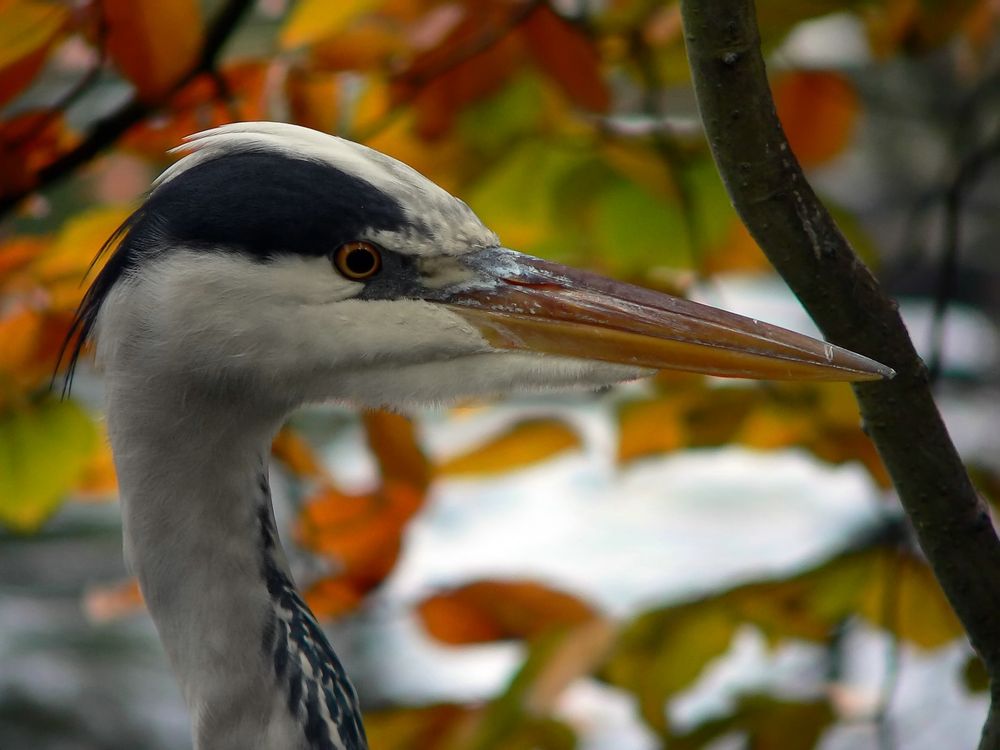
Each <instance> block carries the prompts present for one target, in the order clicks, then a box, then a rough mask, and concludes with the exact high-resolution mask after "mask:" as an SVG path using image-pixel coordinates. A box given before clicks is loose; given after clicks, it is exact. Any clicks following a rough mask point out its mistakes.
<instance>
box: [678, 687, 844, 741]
mask: <svg viewBox="0 0 1000 750" xmlns="http://www.w3.org/2000/svg"><path fill="white" fill-rule="evenodd" d="M836 718H837V717H836V714H835V713H834V711H833V707H832V706H831V705H830V703H829V701H826V700H824V699H818V700H802V701H793V700H782V699H780V698H775V697H774V696H770V695H761V694H750V695H743V696H740V698H739V703H738V704H737V706H736V708H735V710H734V711H733V712H732V713H730V714H729V715H727V716H723V717H720V718H714V719H709V720H708V721H705V722H703V723H702V724H701V725H700V726H698V727H696V728H695V729H693V730H691V731H690V732H687V733H685V734H683V735H674V736H672V737H671V738H670V743H669V746H670V748H671V750H698V749H699V748H706V747H710V746H712V745H713V744H714V742H713V741H714V740H716V739H717V738H721V737H724V736H727V735H730V734H732V733H733V732H740V733H741V734H743V735H745V736H746V747H748V748H753V750H813V748H815V747H816V743H817V742H818V741H819V738H820V736H821V735H822V734H823V732H824V730H825V729H826V728H827V727H828V726H829V725H830V724H832V723H833V722H834V721H835V720H836Z"/></svg>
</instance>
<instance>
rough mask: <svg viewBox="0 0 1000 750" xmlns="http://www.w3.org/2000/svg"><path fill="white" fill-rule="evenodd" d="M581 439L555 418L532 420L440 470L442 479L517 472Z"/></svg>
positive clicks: (457, 458) (574, 445)
mask: <svg viewBox="0 0 1000 750" xmlns="http://www.w3.org/2000/svg"><path fill="white" fill-rule="evenodd" d="M580 444H581V441H580V436H579V435H577V434H576V432H575V431H573V430H572V429H571V428H569V427H568V426H567V425H566V424H565V423H563V422H559V421H557V420H554V419H531V420H526V421H523V422H518V423H517V424H515V425H514V426H513V427H511V428H510V429H508V430H507V431H505V432H504V433H502V434H501V435H498V436H496V437H494V438H492V439H490V440H488V441H487V442H486V443H484V444H482V445H480V446H477V447H476V448H473V449H472V450H471V451H469V452H467V453H463V454H461V455H458V456H454V457H452V458H450V459H448V460H447V461H445V462H443V463H442V464H440V465H439V466H438V467H437V472H438V473H439V474H440V475H442V476H470V475H471V476H484V475H490V474H502V473H505V472H508V471H515V470H517V469H522V468H524V467H526V466H531V465H532V464H535V463H539V462H541V461H545V460H547V459H549V458H551V457H552V456H555V455H558V454H559V453H562V452H563V451H566V450H568V449H570V448H576V447H579V446H580Z"/></svg>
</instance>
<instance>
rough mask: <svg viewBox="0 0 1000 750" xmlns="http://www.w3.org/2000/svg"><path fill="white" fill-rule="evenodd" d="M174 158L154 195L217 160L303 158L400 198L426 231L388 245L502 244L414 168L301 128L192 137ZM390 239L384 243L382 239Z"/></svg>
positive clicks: (446, 249)
mask: <svg viewBox="0 0 1000 750" xmlns="http://www.w3.org/2000/svg"><path fill="white" fill-rule="evenodd" d="M184 141H185V142H184V143H183V144H182V145H180V146H178V147H177V148H175V149H173V150H172V151H171V153H181V154H185V156H184V158H182V159H181V160H180V161H178V162H177V163H176V164H174V165H172V166H171V167H169V168H168V169H166V170H165V171H164V172H163V174H161V175H160V176H159V177H158V178H157V179H156V181H155V182H154V183H153V188H154V190H155V189H156V188H157V187H158V186H160V185H163V184H165V183H167V182H169V181H170V180H173V179H174V178H176V177H177V176H178V175H180V174H182V173H184V172H186V171H188V170H189V169H191V168H192V167H196V166H197V165H199V164H203V163H205V162H207V161H211V160H212V159H218V158H222V157H225V156H228V155H232V154H238V153H246V152H253V151H269V152H273V153H279V154H283V155H286V156H290V157H293V158H299V159H309V160H314V161H320V162H325V163H327V164H330V165H331V166H333V167H335V168H337V169H339V170H341V171H342V172H345V173H347V174H350V175H353V176H354V177H357V178H360V179H362V180H365V181H366V182H368V183H369V184H371V185H373V186H374V187H375V188H377V189H378V190H380V191H382V192H384V193H386V194H387V195H389V196H391V197H392V198H393V199H395V200H396V201H397V202H398V203H399V204H400V205H401V206H402V207H403V210H404V211H405V212H406V214H407V217H408V218H409V219H410V220H411V222H412V223H413V224H414V225H416V226H420V227H421V228H423V229H425V230H426V233H423V232H419V233H418V232H413V231H407V232H405V233H404V236H400V233H399V232H388V231H385V230H382V231H381V232H375V233H373V236H372V237H371V239H373V240H375V241H379V240H380V239H382V240H384V242H385V244H386V245H396V246H398V243H405V244H406V246H407V248H408V249H409V250H410V251H411V252H414V253H416V254H421V255H423V254H447V255H458V254H461V253H464V252H468V251H470V250H474V249H477V248H484V247H496V246H498V245H499V244H500V241H499V239H498V238H497V236H496V234H495V233H494V232H492V231H491V230H490V229H488V228H487V227H486V226H485V225H484V224H483V223H482V221H480V219H479V217H478V216H476V214H475V213H473V211H472V209H471V208H469V207H468V206H467V205H466V204H465V202H463V201H461V200H459V199H458V198H456V197H455V196H453V195H452V194H451V193H449V192H448V191H446V190H444V189H443V188H441V187H440V186H438V185H436V184H435V183H433V182H431V181H430V180H429V179H427V178H426V177H424V176H423V175H422V174H420V173H419V172H418V171H417V170H415V169H413V168H412V167H409V166H407V165H406V164H403V163H402V162H401V161H397V160H396V159H393V158H392V157H390V156H386V155H385V154H383V153H380V152H378V151H376V150H375V149H372V148H368V147H367V146H362V145H361V144H360V143H354V142H353V141H348V140H346V139H344V138H338V137H337V136H333V135H328V134H326V133H321V132H319V131H317V130H311V129H310V128H304V127H301V126H299V125H289V124H287V123H280V122H237V123H232V124H230V125H223V126H222V127H218V128H213V129H211V130H204V131H202V132H200V133H195V134H193V135H189V136H187V137H186V138H185V139H184ZM379 234H384V235H385V237H383V238H380V237H379V236H378V235H379Z"/></svg>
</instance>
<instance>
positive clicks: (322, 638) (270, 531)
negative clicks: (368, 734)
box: [258, 467, 368, 750]
mask: <svg viewBox="0 0 1000 750" xmlns="http://www.w3.org/2000/svg"><path fill="white" fill-rule="evenodd" d="M259 487H260V493H261V497H262V502H261V504H260V506H259V507H258V520H259V523H260V536H261V574H262V575H263V577H264V582H265V583H266V585H267V592H268V594H269V595H270V597H271V601H272V603H273V605H274V608H273V611H272V614H271V617H270V618H269V619H268V621H267V622H266V624H265V628H264V636H263V642H262V648H263V650H264V656H265V658H267V659H269V660H270V661H271V663H272V664H273V666H274V676H275V679H276V680H277V681H278V685H279V686H280V687H281V688H282V689H283V690H285V691H286V693H287V696H288V710H289V711H290V712H291V714H292V716H293V717H295V719H297V720H298V721H300V722H301V723H302V726H303V727H304V731H305V735H306V740H307V741H308V746H309V748H310V750H338V749H339V748H341V747H342V748H344V749H345V750H365V749H366V748H367V747H368V743H367V740H366V738H365V731H364V727H363V726H362V723H361V710H360V708H359V706H358V699H357V695H356V694H355V692H354V688H353V686H352V685H351V683H350V681H349V680H348V678H347V674H346V672H345V671H344V667H343V665H342V664H341V663H340V660H339V659H338V658H337V655H336V654H335V653H334V651H333V648H332V647H331V646H330V643H329V641H328V640H327V638H326V635H325V634H324V633H323V631H322V629H321V628H320V627H319V625H318V624H317V622H316V619H315V617H314V616H313V614H312V612H311V611H310V610H309V607H308V606H307V605H306V603H305V602H304V601H303V600H302V597H301V596H300V595H299V593H298V591H297V590H296V588H295V585H294V584H293V583H292V581H291V580H290V579H289V577H288V575H287V574H286V573H285V571H284V566H283V565H282V564H280V563H279V562H278V561H277V558H276V555H280V554H281V552H280V547H279V545H278V541H277V532H276V531H275V523H274V514H273V511H272V507H271V491H270V487H269V485H268V481H267V472H266V469H264V468H263V467H262V469H261V472H260V476H259Z"/></svg>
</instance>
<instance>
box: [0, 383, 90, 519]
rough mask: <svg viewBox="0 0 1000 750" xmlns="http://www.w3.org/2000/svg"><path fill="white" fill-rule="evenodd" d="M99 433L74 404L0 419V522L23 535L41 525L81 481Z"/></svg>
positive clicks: (48, 404) (52, 403)
mask: <svg viewBox="0 0 1000 750" xmlns="http://www.w3.org/2000/svg"><path fill="white" fill-rule="evenodd" d="M97 434H98V433H97V427H96V425H95V424H94V422H93V420H92V419H91V418H90V416H89V415H88V414H87V413H86V412H85V411H84V410H83V409H82V408H81V407H80V406H79V405H78V404H76V403H75V402H73V401H56V400H54V399H47V400H45V401H42V402H41V403H38V404H35V405H33V406H30V407H26V408H14V409H12V410H10V411H8V412H7V413H6V414H4V415H3V416H2V417H0V523H3V524H4V525H6V526H8V527H10V528H11V529H14V530H15V531H20V532H30V531H34V530H36V529H37V528H38V527H39V526H41V525H42V523H43V522H44V521H45V520H46V519H47V518H48V517H49V516H50V515H51V514H52V513H53V512H54V511H55V510H56V508H58V507H59V504H60V502H61V501H62V500H63V498H64V497H65V495H66V494H67V493H68V492H69V491H70V490H71V489H72V487H73V485H74V484H75V483H76V482H77V481H78V480H79V478H80V476H81V475H82V473H83V471H84V469H85V467H86V465H87V462H88V460H89V459H90V458H91V456H92V455H93V452H94V450H95V449H96V447H97V439H98V437H97Z"/></svg>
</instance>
